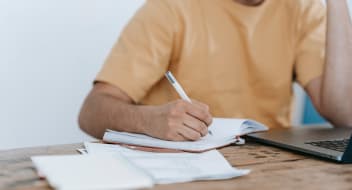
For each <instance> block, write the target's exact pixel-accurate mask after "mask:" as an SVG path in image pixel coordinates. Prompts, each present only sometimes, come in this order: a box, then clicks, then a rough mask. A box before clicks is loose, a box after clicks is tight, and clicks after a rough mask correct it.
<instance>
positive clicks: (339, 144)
mask: <svg viewBox="0 0 352 190" xmlns="http://www.w3.org/2000/svg"><path fill="white" fill-rule="evenodd" d="M349 141H350V139H343V140H332V141H314V142H306V143H305V144H310V145H313V146H317V147H322V148H326V149H330V150H335V151H338V152H344V151H345V150H346V148H347V145H348V143H349Z"/></svg>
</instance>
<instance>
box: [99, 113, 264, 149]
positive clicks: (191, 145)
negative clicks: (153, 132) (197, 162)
mask: <svg viewBox="0 0 352 190" xmlns="http://www.w3.org/2000/svg"><path fill="white" fill-rule="evenodd" d="M209 130H211V132H212V135H210V134H208V135H207V136H205V137H203V138H202V139H200V140H198V141H192V142H172V141H166V140H161V139H157V138H153V137H150V136H147V135H141V134H135V133H126V132H117V131H112V130H107V131H106V132H105V134H104V137H103V140H104V141H105V142H108V143H121V144H128V145H138V146H146V147H157V148H167V149H174V150H183V151H189V152H204V151H207V150H211V149H215V148H219V147H222V146H225V145H228V144H231V143H234V142H236V137H238V136H242V135H245V134H248V133H253V132H259V131H266V130H268V128H267V127H266V126H265V125H263V124H261V123H258V122H256V121H253V120H247V119H225V118H214V119H213V123H212V124H211V126H210V127H209Z"/></svg>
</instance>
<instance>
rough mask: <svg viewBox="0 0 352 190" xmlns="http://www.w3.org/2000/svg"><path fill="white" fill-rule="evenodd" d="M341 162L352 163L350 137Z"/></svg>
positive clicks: (351, 140)
mask: <svg viewBox="0 0 352 190" xmlns="http://www.w3.org/2000/svg"><path fill="white" fill-rule="evenodd" d="M341 161H342V162H343V163H352V136H351V138H350V141H349V143H348V145H347V147H346V150H345V152H344V153H343V155H342V159H341Z"/></svg>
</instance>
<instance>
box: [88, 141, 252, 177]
mask: <svg viewBox="0 0 352 190" xmlns="http://www.w3.org/2000/svg"><path fill="white" fill-rule="evenodd" d="M85 146H86V149H87V151H88V154H95V155H99V154H111V155H114V154H116V153H117V156H119V155H120V154H121V155H123V156H125V157H126V158H127V159H128V160H129V161H131V163H133V164H135V165H136V166H137V167H139V168H141V169H142V170H144V171H145V172H146V173H148V174H149V175H150V176H152V178H153V179H154V182H155V183H157V184H165V183H177V182H188V181H195V180H218V179H230V178H235V177H238V176H243V175H246V174H248V173H249V170H238V169H236V168H233V167H232V166H231V165H230V164H229V163H228V162H227V161H226V159H225V158H224V157H223V156H222V154H220V153H219V152H218V151H217V150H212V151H208V152H204V153H198V154H196V153H150V152H143V151H136V150H131V149H127V148H124V147H121V146H119V145H109V144H97V143H85Z"/></svg>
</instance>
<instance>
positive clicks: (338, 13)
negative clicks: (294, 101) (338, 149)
mask: <svg viewBox="0 0 352 190" xmlns="http://www.w3.org/2000/svg"><path fill="white" fill-rule="evenodd" d="M327 7H328V20H327V22H328V25H327V47H326V65H325V69H324V73H323V75H322V76H321V77H319V78H317V79H314V80H313V81H312V82H310V83H309V84H308V85H307V87H306V90H307V92H308V94H309V95H310V97H311V98H312V100H313V103H314V105H315V107H316V108H317V109H318V111H319V112H320V113H321V114H322V115H323V116H324V117H326V118H327V119H328V120H330V121H331V122H332V123H334V124H335V125H339V126H352V97H351V96H352V25H351V20H350V16H349V11H348V6H347V1H346V0H327Z"/></svg>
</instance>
